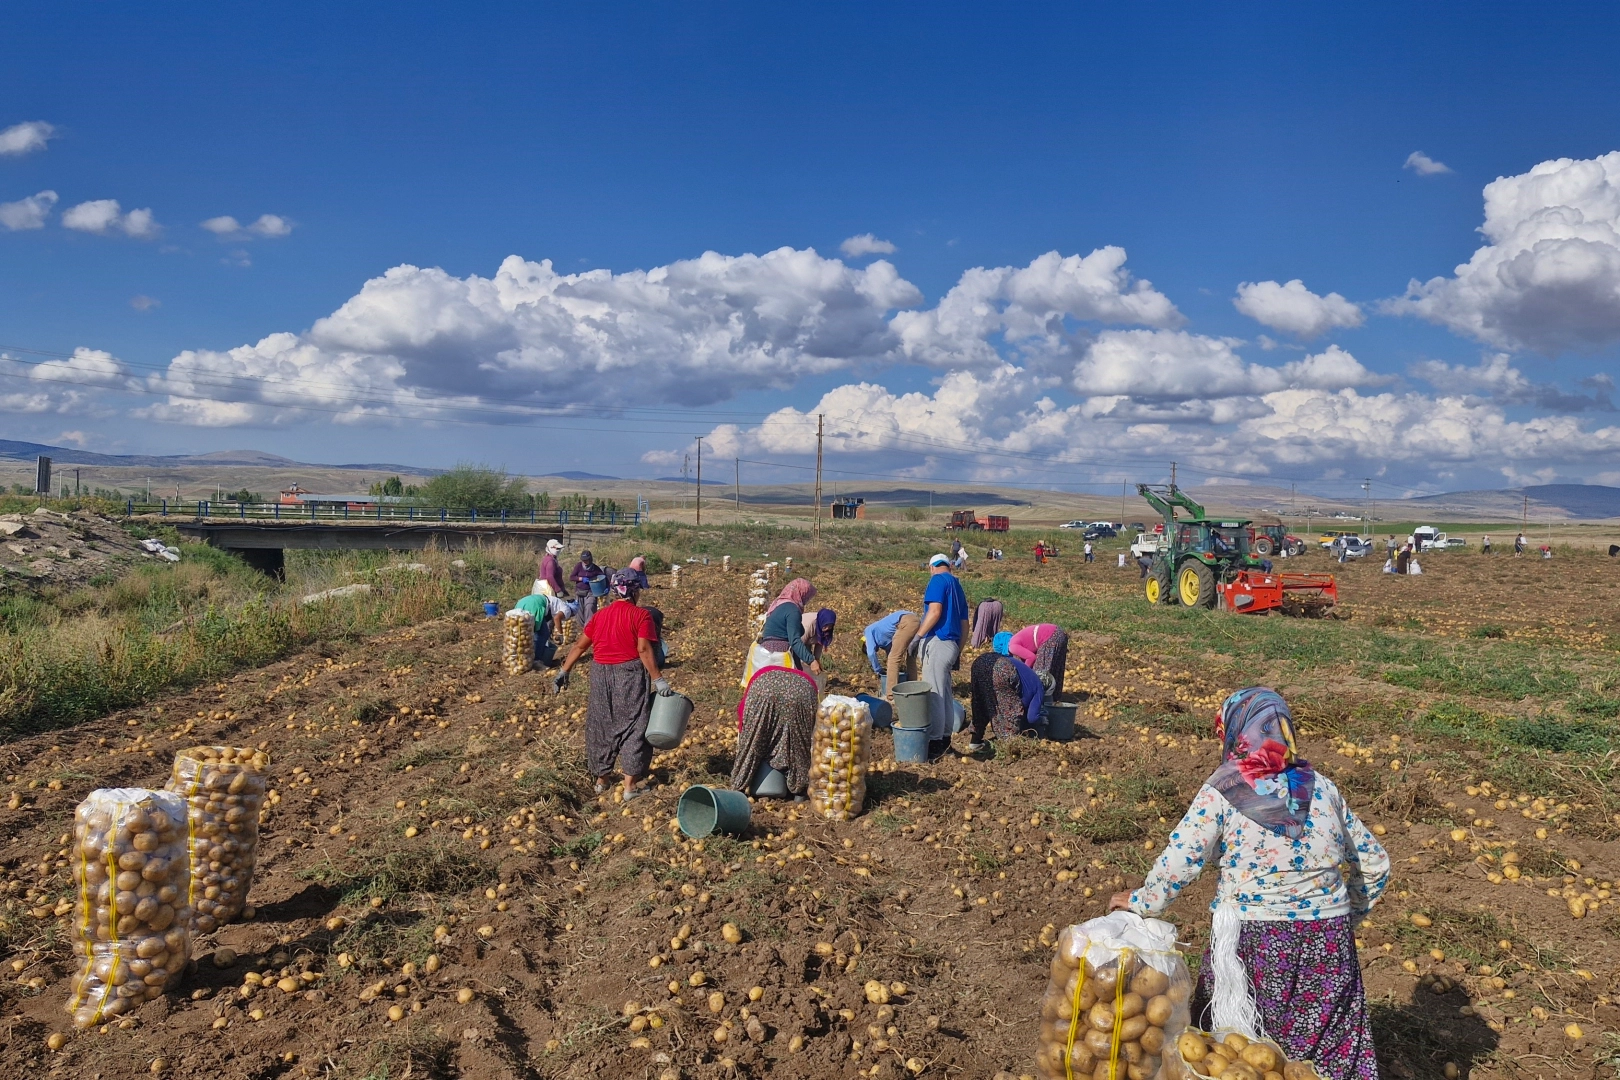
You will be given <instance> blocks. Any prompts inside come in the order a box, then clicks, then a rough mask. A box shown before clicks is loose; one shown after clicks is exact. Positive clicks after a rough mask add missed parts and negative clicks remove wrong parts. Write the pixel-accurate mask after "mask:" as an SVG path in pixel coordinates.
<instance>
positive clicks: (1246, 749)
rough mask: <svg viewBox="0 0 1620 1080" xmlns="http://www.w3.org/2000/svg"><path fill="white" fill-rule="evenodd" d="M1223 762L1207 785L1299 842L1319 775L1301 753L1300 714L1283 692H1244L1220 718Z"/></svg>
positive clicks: (1252, 816) (1217, 726) (1224, 707)
mask: <svg viewBox="0 0 1620 1080" xmlns="http://www.w3.org/2000/svg"><path fill="white" fill-rule="evenodd" d="M1215 734H1216V735H1217V736H1218V737H1219V738H1220V740H1221V758H1222V760H1221V765H1220V768H1218V769H1216V770H1215V772H1214V774H1213V775H1211V776H1210V778H1209V780H1208V781H1207V783H1208V784H1209V786H1210V787H1212V788H1214V789H1215V790H1216V791H1219V792H1220V793H1221V794H1222V795H1223V796H1225V797H1226V801H1227V802H1229V803H1231V804H1232V806H1233V807H1234V808H1235V809H1236V810H1237V811H1238V812H1239V813H1241V814H1242V815H1243V816H1244V817H1246V818H1248V819H1250V820H1251V821H1253V822H1255V823H1256V824H1258V825H1262V826H1264V827H1265V828H1267V829H1270V830H1271V831H1272V832H1274V833H1277V834H1278V835H1280V836H1287V837H1289V838H1290V839H1293V840H1298V839H1299V838H1300V836H1301V835H1303V834H1304V832H1305V819H1306V817H1307V816H1308V815H1309V814H1310V807H1311V792H1312V790H1313V789H1314V788H1315V785H1316V773H1315V772H1314V771H1313V770H1312V769H1311V763H1310V762H1308V761H1306V760H1304V759H1303V758H1300V757H1298V756H1297V747H1296V745H1295V741H1294V717H1293V714H1292V713H1290V712H1289V711H1288V703H1287V702H1286V701H1284V700H1283V699H1282V695H1281V694H1279V693H1277V691H1275V690H1272V689H1271V688H1269V687H1265V686H1251V687H1248V688H1247V689H1244V690H1239V691H1238V692H1237V693H1235V694H1233V695H1232V696H1231V697H1229V698H1227V699H1226V701H1225V702H1223V703H1222V704H1221V712H1220V716H1219V717H1218V718H1217V720H1216V721H1215Z"/></svg>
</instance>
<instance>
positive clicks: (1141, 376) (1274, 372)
mask: <svg viewBox="0 0 1620 1080" xmlns="http://www.w3.org/2000/svg"><path fill="white" fill-rule="evenodd" d="M1237 344H1238V342H1236V341H1233V340H1232V339H1230V338H1213V337H1206V336H1204V335H1202V334H1190V333H1187V332H1186V331H1184V330H1104V331H1103V332H1102V333H1101V334H1099V335H1098V336H1097V340H1096V341H1095V342H1094V343H1093V344H1092V345H1091V347H1090V348H1089V349H1087V350H1086V353H1085V356H1084V357H1083V358H1082V359H1081V360H1080V362H1079V363H1078V364H1077V365H1075V369H1074V376H1073V379H1072V385H1073V387H1074V389H1075V391H1076V392H1077V393H1080V394H1084V395H1087V396H1091V397H1129V398H1133V399H1137V400H1146V401H1187V400H1192V399H1195V398H1196V399H1212V398H1229V397H1238V396H1244V395H1254V394H1265V393H1270V392H1271V391H1274V390H1281V389H1283V388H1286V387H1311V388H1316V389H1329V390H1339V389H1343V388H1344V387H1347V386H1358V387H1365V386H1376V385H1378V384H1380V383H1383V382H1388V381H1389V380H1388V379H1387V377H1385V376H1380V375H1377V374H1375V373H1373V372H1372V371H1370V370H1368V369H1367V368H1366V367H1365V366H1363V365H1362V363H1361V362H1360V361H1359V360H1357V359H1356V358H1355V357H1354V356H1352V355H1351V354H1350V353H1348V352H1345V351H1344V350H1343V349H1341V348H1339V347H1338V346H1337V345H1332V346H1329V347H1328V348H1327V349H1326V350H1325V351H1323V352H1321V353H1318V354H1316V355H1314V356H1307V357H1305V358H1304V359H1303V360H1295V361H1293V362H1291V363H1287V364H1284V365H1282V366H1280V367H1270V366H1268V365H1265V364H1251V363H1247V362H1246V361H1244V360H1243V358H1242V357H1240V356H1238V354H1237V353H1236V352H1235V351H1234V349H1233V347H1234V346H1235V345H1237Z"/></svg>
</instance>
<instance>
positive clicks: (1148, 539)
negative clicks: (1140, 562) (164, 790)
mask: <svg viewBox="0 0 1620 1080" xmlns="http://www.w3.org/2000/svg"><path fill="white" fill-rule="evenodd" d="M1169 546H1170V539H1169V537H1168V536H1166V535H1165V534H1163V533H1150V532H1142V533H1137V534H1136V539H1135V540H1134V541H1133V542H1132V543H1131V558H1133V559H1140V558H1142V557H1143V556H1144V555H1145V556H1147V557H1148V558H1150V559H1151V558H1152V557H1153V556H1155V555H1157V554H1158V553H1159V552H1161V551H1164V550H1166V549H1167V548H1169Z"/></svg>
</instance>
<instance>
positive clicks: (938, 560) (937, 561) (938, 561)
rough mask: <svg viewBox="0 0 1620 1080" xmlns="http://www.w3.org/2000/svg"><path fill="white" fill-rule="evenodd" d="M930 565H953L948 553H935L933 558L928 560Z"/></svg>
mask: <svg viewBox="0 0 1620 1080" xmlns="http://www.w3.org/2000/svg"><path fill="white" fill-rule="evenodd" d="M928 565H929V566H930V567H933V566H949V565H951V560H950V558H949V556H946V555H935V556H934V557H933V558H931V559H929V560H928Z"/></svg>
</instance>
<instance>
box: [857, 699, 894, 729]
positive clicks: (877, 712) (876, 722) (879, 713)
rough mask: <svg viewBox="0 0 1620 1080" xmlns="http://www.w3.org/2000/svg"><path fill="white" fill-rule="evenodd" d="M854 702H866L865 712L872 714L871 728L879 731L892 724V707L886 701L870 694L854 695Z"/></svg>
mask: <svg viewBox="0 0 1620 1080" xmlns="http://www.w3.org/2000/svg"><path fill="white" fill-rule="evenodd" d="M855 700H856V701H864V702H866V711H867V712H869V713H871V714H872V726H873V727H875V728H878V729H880V730H881V729H883V728H887V727H890V726H891V725H893V724H894V706H892V705H890V704H889V703H888V702H887V701H884V700H883V699H882V698H880V697H873V696H872V695H871V694H856V695H855Z"/></svg>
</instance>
